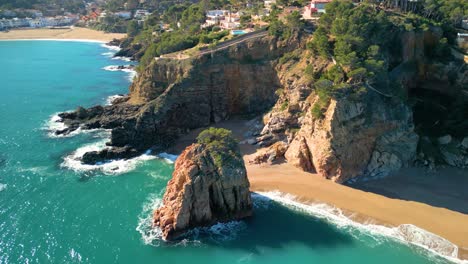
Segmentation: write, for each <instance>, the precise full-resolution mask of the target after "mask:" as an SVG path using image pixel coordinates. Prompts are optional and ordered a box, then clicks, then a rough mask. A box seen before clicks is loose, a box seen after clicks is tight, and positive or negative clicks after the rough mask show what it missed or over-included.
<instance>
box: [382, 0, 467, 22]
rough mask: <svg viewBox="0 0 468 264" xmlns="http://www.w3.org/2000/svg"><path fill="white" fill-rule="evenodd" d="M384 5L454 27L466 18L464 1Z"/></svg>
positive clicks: (404, 1)
mask: <svg viewBox="0 0 468 264" xmlns="http://www.w3.org/2000/svg"><path fill="white" fill-rule="evenodd" d="M384 5H385V6H387V7H394V8H398V9H400V10H402V11H404V12H413V13H415V14H418V15H421V16H423V17H425V18H428V19H432V20H435V21H439V22H443V23H450V24H452V25H454V26H459V25H460V23H461V22H462V20H463V18H466V17H467V16H468V2H467V1H466V0H419V1H410V0H399V1H395V0H385V1H384Z"/></svg>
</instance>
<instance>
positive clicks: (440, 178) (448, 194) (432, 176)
mask: <svg viewBox="0 0 468 264" xmlns="http://www.w3.org/2000/svg"><path fill="white" fill-rule="evenodd" d="M346 185H347V186H349V187H352V188H355V189H359V190H362V191H366V192H372V193H376V194H380V195H383V196H386V197H389V198H393V199H401V200H408V201H415V202H421V203H425V204H428V205H431V206H436V207H443V208H447V209H449V210H453V211H457V212H460V213H464V214H468V192H467V191H466V188H467V187H468V170H467V169H459V168H453V167H447V168H439V169H437V170H436V171H430V170H427V169H425V168H405V169H402V170H400V171H398V172H395V173H393V174H391V175H389V176H387V177H384V178H379V179H371V180H366V181H362V180H361V181H357V182H354V183H347V184H346Z"/></svg>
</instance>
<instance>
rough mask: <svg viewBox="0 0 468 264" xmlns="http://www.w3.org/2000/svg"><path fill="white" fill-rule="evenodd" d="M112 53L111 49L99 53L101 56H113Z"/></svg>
mask: <svg viewBox="0 0 468 264" xmlns="http://www.w3.org/2000/svg"><path fill="white" fill-rule="evenodd" d="M114 54H115V53H114V52H112V51H109V52H104V53H101V55H102V56H105V57H108V58H112V57H114Z"/></svg>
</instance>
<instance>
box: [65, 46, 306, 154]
mask: <svg viewBox="0 0 468 264" xmlns="http://www.w3.org/2000/svg"><path fill="white" fill-rule="evenodd" d="M301 44H302V43H301V41H300V38H298V37H296V38H292V40H291V41H279V40H277V39H275V38H272V37H261V38H255V39H249V40H247V41H244V42H241V43H239V44H237V45H233V46H231V47H228V48H226V49H223V50H219V51H217V52H214V53H213V54H205V55H201V56H197V57H193V58H189V59H186V60H171V59H155V60H154V61H153V62H152V63H151V64H150V65H149V66H148V67H146V68H145V69H144V71H143V72H141V73H140V75H139V77H138V78H137V79H136V80H135V81H134V83H133V84H132V86H131V87H130V97H129V98H127V99H128V100H122V101H121V102H117V103H116V104H114V105H113V106H110V107H95V108H91V109H88V110H86V109H82V108H80V109H79V110H78V111H76V112H73V113H63V114H61V115H60V116H61V118H62V119H63V121H64V122H65V123H66V124H67V125H68V128H67V129H65V130H63V131H59V132H58V133H70V132H71V131H73V130H76V129H78V128H79V127H81V128H83V129H89V128H99V127H103V128H109V129H112V134H111V140H110V142H109V145H111V146H113V147H114V148H113V149H112V150H106V153H105V154H103V153H92V154H91V155H90V156H91V157H90V158H89V160H92V161H93V162H97V161H99V159H100V158H101V159H103V158H104V159H105V157H111V156H116V155H113V154H110V152H117V153H124V155H123V156H124V157H129V156H131V155H133V153H135V152H134V151H133V149H134V150H136V151H137V152H138V151H139V152H141V151H145V150H146V149H148V148H151V147H156V148H158V149H163V148H165V147H167V146H169V145H170V144H172V143H173V142H174V140H175V139H177V138H178V137H179V136H180V135H181V134H184V133H186V132H187V131H188V130H190V129H194V128H199V127H203V126H207V125H209V124H210V123H212V122H219V121H222V120H226V119H228V118H230V117H231V116H233V115H252V114H259V113H262V112H264V111H266V110H267V109H269V108H271V106H272V105H273V104H274V103H275V102H276V99H277V96H276V95H275V91H276V90H277V89H278V88H279V87H280V86H281V83H280V82H279V80H278V78H277V73H276V71H275V68H274V65H275V60H276V59H278V58H279V57H280V56H281V55H282V54H283V53H284V52H288V51H290V50H294V49H296V48H299V47H300V45H301ZM79 113H83V114H79ZM111 120H114V121H115V122H113V121H111ZM127 154H128V155H127ZM117 155H120V154H117Z"/></svg>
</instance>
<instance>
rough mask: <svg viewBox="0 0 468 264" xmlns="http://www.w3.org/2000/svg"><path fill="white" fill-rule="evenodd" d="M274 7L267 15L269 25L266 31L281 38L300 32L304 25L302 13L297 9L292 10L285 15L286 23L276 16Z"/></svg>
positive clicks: (287, 37)
mask: <svg viewBox="0 0 468 264" xmlns="http://www.w3.org/2000/svg"><path fill="white" fill-rule="evenodd" d="M275 10H276V9H275V8H274V9H273V10H272V12H271V14H270V15H269V21H270V26H269V28H268V33H269V34H270V35H271V36H275V37H278V38H281V39H289V38H290V37H291V36H293V35H295V34H294V33H300V32H301V30H302V29H303V28H304V27H305V23H304V21H303V20H302V15H301V14H300V13H299V12H298V11H293V12H291V14H289V15H287V16H286V23H283V21H281V20H280V19H279V18H278V12H276V11H275Z"/></svg>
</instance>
